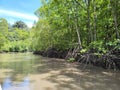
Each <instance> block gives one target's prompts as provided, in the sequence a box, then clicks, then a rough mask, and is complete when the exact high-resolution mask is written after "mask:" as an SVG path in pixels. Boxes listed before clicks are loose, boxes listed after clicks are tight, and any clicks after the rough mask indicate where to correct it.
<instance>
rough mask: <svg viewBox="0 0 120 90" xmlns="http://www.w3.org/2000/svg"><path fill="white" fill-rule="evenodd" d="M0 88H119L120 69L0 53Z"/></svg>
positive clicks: (117, 89)
mask: <svg viewBox="0 0 120 90" xmlns="http://www.w3.org/2000/svg"><path fill="white" fill-rule="evenodd" d="M0 84H1V86H2V89H3V90H120V72H119V71H116V72H114V71H112V70H111V71H108V70H104V69H102V68H98V67H93V66H87V67H85V68H84V65H80V64H69V63H66V62H64V60H60V59H50V58H43V57H40V56H36V55H33V54H31V53H16V54H15V53H14V54H9V53H8V54H0Z"/></svg>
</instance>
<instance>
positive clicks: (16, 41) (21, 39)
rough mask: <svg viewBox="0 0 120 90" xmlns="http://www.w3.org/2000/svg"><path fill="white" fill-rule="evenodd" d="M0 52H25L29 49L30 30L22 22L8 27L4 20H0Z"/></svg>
mask: <svg viewBox="0 0 120 90" xmlns="http://www.w3.org/2000/svg"><path fill="white" fill-rule="evenodd" d="M0 40H1V41H0V51H1V52H25V51H28V50H29V49H30V30H28V28H27V25H26V24H25V23H24V22H22V21H17V22H15V24H13V25H12V26H10V25H9V26H8V23H7V21H6V20H5V19H3V18H1V19H0Z"/></svg>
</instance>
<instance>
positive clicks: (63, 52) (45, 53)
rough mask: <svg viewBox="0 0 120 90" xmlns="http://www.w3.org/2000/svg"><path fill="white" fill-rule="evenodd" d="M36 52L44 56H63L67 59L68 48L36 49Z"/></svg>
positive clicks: (62, 57)
mask: <svg viewBox="0 0 120 90" xmlns="http://www.w3.org/2000/svg"><path fill="white" fill-rule="evenodd" d="M33 53H34V54H38V55H42V56H44V57H50V58H61V59H65V57H66V55H67V53H68V50H57V49H55V48H50V49H48V50H46V51H35V52H33Z"/></svg>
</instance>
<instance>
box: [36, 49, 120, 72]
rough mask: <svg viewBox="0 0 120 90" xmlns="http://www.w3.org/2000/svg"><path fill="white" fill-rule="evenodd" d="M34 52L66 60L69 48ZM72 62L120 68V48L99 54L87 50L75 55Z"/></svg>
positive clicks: (106, 67)
mask: <svg viewBox="0 0 120 90" xmlns="http://www.w3.org/2000/svg"><path fill="white" fill-rule="evenodd" d="M34 54H37V55H42V56H44V57H49V58H61V59H65V60H66V56H67V55H68V50H65V51H60V50H57V49H55V48H50V49H48V50H46V51H35V52H34ZM69 58H70V57H69ZM69 58H67V59H69ZM72 62H80V63H84V64H86V65H88V64H92V65H94V66H98V67H102V68H105V69H114V70H116V69H119V70H120V50H112V51H109V52H108V53H106V54H99V55H98V54H95V53H92V52H86V53H83V54H79V55H77V56H76V57H75V60H74V61H72Z"/></svg>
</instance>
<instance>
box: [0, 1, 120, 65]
mask: <svg viewBox="0 0 120 90" xmlns="http://www.w3.org/2000/svg"><path fill="white" fill-rule="evenodd" d="M41 3H42V6H41V7H40V8H39V9H38V10H36V12H35V14H36V15H37V16H38V17H39V21H38V22H37V23H36V24H35V26H34V27H32V28H31V29H30V30H29V29H28V28H27V26H26V25H25V23H24V22H22V21H17V22H16V23H15V24H14V25H13V26H12V27H9V28H8V24H7V21H6V20H5V19H3V18H1V19H0V40H1V41H0V50H1V51H6V52H8V51H14V52H18V51H21V52H24V51H29V50H30V51H35V52H39V51H42V53H44V51H47V50H48V51H49V52H45V55H46V56H47V54H48V53H50V52H54V54H55V55H58V54H59V53H60V54H61V52H62V53H63V52H64V51H67V52H68V55H67V56H66V58H67V59H68V61H72V62H73V61H74V59H76V57H77V56H79V57H80V58H81V57H83V56H84V55H86V56H87V57H88V58H85V59H86V60H89V59H90V57H91V55H96V56H102V55H106V56H103V57H106V58H107V60H108V59H109V58H111V56H110V57H108V55H110V54H113V53H119V52H120V16H119V13H120V9H119V8H120V1H119V0H47V1H46V0H41ZM52 49H53V50H56V51H58V53H56V51H53V50H52ZM116 51H117V52H116ZM40 53H41V52H40ZM65 53H66V52H65ZM88 53H89V54H90V56H89V55H88ZM63 54H64V53H63ZM117 55H118V54H117ZM58 56H59V55H58ZM86 56H84V57H86ZM115 57H117V58H119V56H115ZM108 61H110V60H108ZM113 64H114V63H113Z"/></svg>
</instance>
